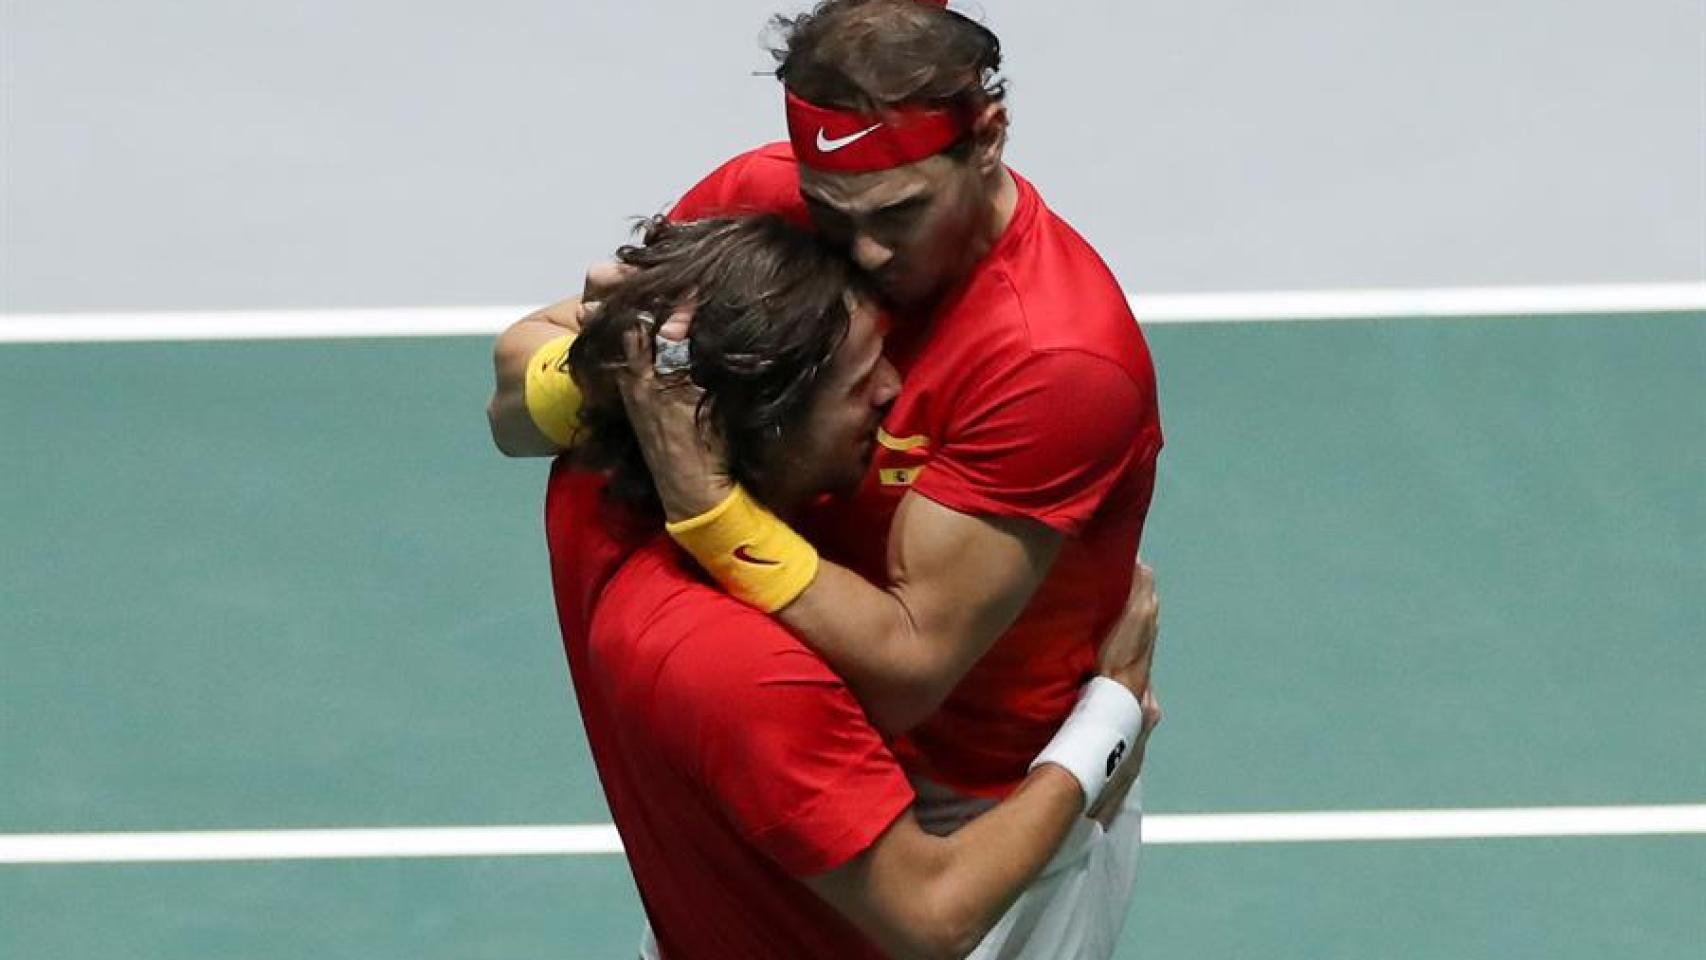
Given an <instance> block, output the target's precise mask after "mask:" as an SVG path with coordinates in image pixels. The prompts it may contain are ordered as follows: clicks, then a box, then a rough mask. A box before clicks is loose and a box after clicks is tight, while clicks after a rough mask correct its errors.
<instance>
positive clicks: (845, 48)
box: [771, 0, 1007, 113]
mask: <svg viewBox="0 0 1706 960" xmlns="http://www.w3.org/2000/svg"><path fill="white" fill-rule="evenodd" d="M771 27H772V29H773V30H774V31H775V32H776V34H777V40H776V42H775V45H774V46H773V47H772V49H771V53H772V55H774V56H775V58H776V76H777V78H778V79H780V80H781V81H782V82H783V83H784V84H786V85H787V87H788V89H789V90H791V91H793V92H794V94H796V95H797V96H799V97H802V98H804V99H806V100H809V101H811V102H812V103H816V104H819V105H821V106H825V107H838V108H841V109H847V110H859V111H862V112H866V113H880V112H882V111H883V110H884V109H887V108H890V107H895V106H899V105H901V104H935V105H939V106H951V107H953V108H955V109H960V110H966V111H968V112H975V111H976V110H978V109H980V108H982V107H983V105H984V104H986V103H988V102H989V101H991V100H1000V99H1002V98H1003V97H1004V96H1006V92H1007V84H1006V81H1005V80H1002V79H1001V78H1000V76H999V74H998V72H997V71H999V70H1000V69H1001V41H1000V39H998V38H997V37H996V36H995V34H994V33H993V32H992V31H990V29H989V28H988V27H985V26H984V25H982V24H980V23H978V22H977V21H975V20H972V19H970V18H969V17H966V16H964V15H962V14H959V13H956V12H954V11H952V10H949V9H947V8H946V7H943V6H941V5H939V4H936V3H925V2H921V0H825V2H823V3H819V4H818V5H817V6H816V7H814V8H812V10H811V11H810V12H808V13H802V14H800V15H799V16H797V17H783V16H778V17H776V18H774V19H773V20H772V21H771Z"/></svg>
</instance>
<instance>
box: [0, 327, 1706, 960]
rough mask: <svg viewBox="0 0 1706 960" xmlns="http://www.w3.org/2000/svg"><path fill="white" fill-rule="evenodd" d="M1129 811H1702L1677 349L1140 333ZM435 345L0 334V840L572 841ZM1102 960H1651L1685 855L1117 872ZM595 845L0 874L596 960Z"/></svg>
mask: <svg viewBox="0 0 1706 960" xmlns="http://www.w3.org/2000/svg"><path fill="white" fill-rule="evenodd" d="M1149 337H1150V342H1151V344H1152V346H1153V348H1154V351H1155V356H1156V363H1157V367H1158V370H1159V373H1160V378H1161V386H1162V403H1163V409H1162V413H1163V419H1164V422H1165V424H1166V430H1167V448H1166V450H1165V452H1164V453H1163V460H1162V471H1161V479H1160V484H1159V487H1158V491H1157V496H1156V504H1155V507H1154V510H1153V512H1152V517H1151V522H1150V527H1149V530H1148V532H1147V534H1146V537H1145V551H1144V552H1145V554H1146V555H1147V557H1148V559H1149V560H1150V561H1151V562H1152V563H1154V564H1155V566H1156V567H1157V570H1158V574H1159V576H1160V581H1161V591H1162V596H1163V603H1164V607H1165V615H1164V628H1163V634H1162V648H1161V651H1160V654H1159V663H1158V666H1157V671H1158V674H1157V675H1158V683H1159V684H1160V689H1161V691H1162V694H1163V699H1164V701H1165V703H1166V708H1167V721H1166V724H1165V726H1164V727H1163V728H1162V730H1161V732H1160V733H1158V734H1157V739H1156V741H1155V743H1154V745H1153V747H1152V748H1151V752H1150V759H1149V766H1148V773H1147V775H1146V780H1147V797H1148V800H1149V808H1150V810H1151V811H1153V812H1159V813H1187V812H1189V813H1197V812H1220V811H1265V810H1358V809H1394V808H1418V807H1420V808H1427V807H1507V806H1520V807H1529V806H1551V805H1601V804H1603V805H1619V804H1649V803H1701V802H1703V801H1706V751H1703V747H1702V744H1706V709H1702V707H1701V704H1702V691H1703V690H1706V479H1703V478H1706V315H1702V314H1670V315H1655V316H1615V317H1567V318H1566V317H1559V318H1545V319H1502V320H1480V321H1478V320H1450V321H1418V320H1397V319H1395V320H1381V321H1356V322H1332V323H1280V324H1205V325H1181V326H1163V327H1156V328H1153V329H1151V330H1150V331H1149ZM489 369H490V368H489V361H488V346H487V344H486V342H484V341H482V340H479V339H473V338H448V339H421V340H372V341H342V342H334V341H289V342H250V343H178V344H95V345H52V346H42V345H38V346H20V345H11V346H0V461H3V462H4V471H3V473H0V476H3V477H4V480H3V481H0V833H36V832H76V831H102V830H195V829H215V828H253V829H267V828H283V827H309V826H313V827H340V826H351V827H356V826H359V827H377V826H397V825H446V824H522V823H592V822H601V821H604V820H606V819H607V818H608V815H607V812H606V811H605V809H604V806H603V802H602V800H601V798H600V793H599V790H598V785H597V782H596V779H595V777H594V776H593V773H592V768H591V764H590V762H589V760H588V757H587V753H586V747H585V743H584V740H583V738H582V735H581V731H580V728H579V726H578V722H577V719H576V716H575V710H574V705H573V700H572V696H571V693H570V691H569V688H568V684H567V677H566V669H565V667H564V664H563V658H562V654H561V650H560V647H559V645H558V638H557V634H556V627H555V623H554V615H553V611H552V607H551V600H550V590H549V584H548V580H547V573H546V569H545V558H544V547H543V539H542V535H541V532H540V530H539V513H540V494H541V491H542V487H543V478H544V465H543V464H542V463H525V462H515V461H506V460H504V459H502V458H500V457H499V456H497V455H496V454H495V453H494V452H492V451H491V449H490V446H489V443H488V441H487V439H486V436H485V423H484V415H483V405H484V400H485V394H486V391H487V389H488V385H489V376H490V374H489ZM1146 856H1147V858H1148V860H1147V862H1146V865H1145V871H1144V873H1143V876H1142V878H1141V886H1140V890H1139V895H1138V903H1137V904H1136V906H1135V907H1134V912H1133V915H1132V916H1133V920H1132V923H1131V924H1130V926H1129V927H1128V930H1127V935H1126V938H1125V942H1124V946H1123V948H1122V951H1121V953H1120V956H1121V957H1122V958H1135V957H1245V956H1262V957H1264V958H1267V960H1280V958H1299V960H1301V958H1324V957H1334V958H1337V957H1344V958H1351V957H1369V956H1382V957H1385V956H1398V957H1436V956H1437V957H1470V956H1474V957H1548V958H1553V957H1580V958H1592V960H1603V958H1607V957H1617V958H1625V957H1629V958H1673V957H1681V956H1692V955H1698V951H1699V950H1700V948H1701V945H1702V944H1703V943H1706V909H1702V907H1701V903H1702V891H1703V890H1706V838H1703V837H1698V836H1696V837H1640V838H1615V837H1595V838H1578V839H1528V840H1486V841H1475V840H1458V841H1428V842H1422V841H1414V842H1347V843H1320V844H1274V845H1269V844H1251V845H1233V846H1190V845H1186V846H1166V847H1151V848H1150V849H1149V850H1148V851H1147V852H1146ZM639 924H640V911H639V906H638V901H637V899H636V897H635V895H634V892H633V888H632V885H631V883H630V881H629V880H628V877H627V874H626V871H625V867H624V863H623V861H622V860H621V858H620V857H615V856H581V857H518V858H480V859H464V860H416V861H402V860H361V861H340V862H282V861H261V862H248V863H219V864H206V863H191V864H153V865H151V864H133V865H123V866H110V865H102V866H74V865H58V866H40V865H34V866H3V865H0V957H4V958H13V957H17V958H85V957H119V956H123V957H170V958H191V960H199V958H210V960H211V958H215V957H218V958H225V957H255V958H263V957H265V958H270V957H280V958H282V957H303V956H315V957H352V958H355V957H360V958H373V957H399V958H402V957H408V958H470V957H493V958H498V957H504V958H533V957H540V958H543V957H569V958H580V957H588V958H594V957H621V958H625V957H630V956H632V954H633V946H634V944H635V942H636V938H637V935H638V930H639Z"/></svg>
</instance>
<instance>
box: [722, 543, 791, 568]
mask: <svg viewBox="0 0 1706 960" xmlns="http://www.w3.org/2000/svg"><path fill="white" fill-rule="evenodd" d="M733 553H734V555H735V559H736V560H739V561H741V562H742V563H756V564H758V565H759V566H761V567H774V566H779V565H780V564H781V563H782V561H780V560H766V559H764V558H763V557H755V556H753V555H752V551H751V550H750V549H749V548H748V547H747V545H746V544H744V543H743V544H741V545H740V546H738V547H736V548H734V551H733Z"/></svg>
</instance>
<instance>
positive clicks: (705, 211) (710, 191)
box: [669, 144, 811, 226]
mask: <svg viewBox="0 0 1706 960" xmlns="http://www.w3.org/2000/svg"><path fill="white" fill-rule="evenodd" d="M779 147H780V145H779V144H772V145H770V146H768V147H760V148H759V149H757V150H753V151H749V152H747V153H743V154H741V155H740V156H738V157H735V158H734V159H732V160H730V161H728V162H727V163H725V164H723V165H722V166H720V167H718V168H717V169H715V170H713V171H711V173H710V174H709V175H707V176H706V177H705V179H703V180H701V181H699V182H698V183H696V184H694V185H693V187H692V189H690V190H688V191H687V192H686V193H684V194H682V196H681V199H680V200H677V201H676V203H675V206H674V207H671V208H670V211H669V219H670V220H673V221H675V222H677V223H680V222H684V221H688V220H703V219H705V218H706V217H735V216H751V215H754V214H764V213H774V214H780V215H781V216H782V217H784V218H786V219H787V220H789V221H791V222H793V223H795V224H796V225H800V226H806V225H809V224H810V222H811V217H810V216H809V214H808V213H807V211H806V206H805V201H804V200H803V199H801V197H800V180H799V173H798V171H796V170H795V168H794V163H793V156H792V154H788V153H778V148H779Z"/></svg>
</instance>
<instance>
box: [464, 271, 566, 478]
mask: <svg viewBox="0 0 1706 960" xmlns="http://www.w3.org/2000/svg"><path fill="white" fill-rule="evenodd" d="M580 315H581V298H580V297H572V298H570V299H568V300H563V301H560V302H558V303H554V304H552V305H551V306H548V307H545V308H544V309H542V310H536V311H534V312H533V313H530V314H528V315H527V316H525V317H523V318H522V319H520V320H517V321H516V322H515V323H512V324H510V326H509V328H508V329H506V330H504V332H503V333H501V334H499V335H498V340H497V344H496V345H495V346H494V347H493V349H492V374H493V379H494V380H495V381H496V386H495V387H494V389H493V390H492V399H491V401H490V402H489V403H487V404H486V421H487V422H488V423H489V424H490V425H491V428H492V442H493V443H494V444H496V445H497V448H498V450H500V451H502V452H503V454H504V455H505V456H510V457H549V456H555V455H556V454H558V453H560V452H562V448H561V447H559V446H558V445H557V444H556V442H555V441H553V440H552V439H551V438H549V437H547V436H545V434H543V433H541V432H540V431H539V428H538V427H537V426H534V424H533V418H532V416H530V415H529V414H528V412H527V398H526V394H525V387H526V384H527V361H528V360H530V359H532V357H533V354H534V353H535V352H536V351H538V349H539V348H540V347H542V346H544V345H545V344H547V343H549V342H551V341H552V340H555V339H557V338H558V337H560V336H562V335H563V334H565V333H577V332H579V330H580Z"/></svg>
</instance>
